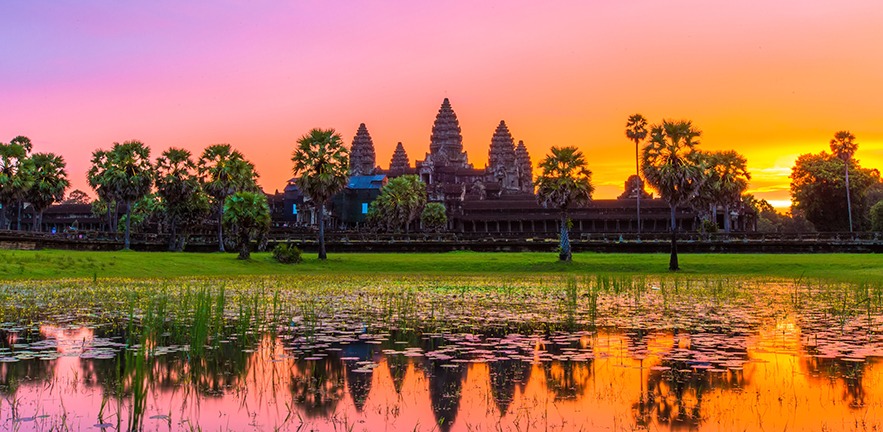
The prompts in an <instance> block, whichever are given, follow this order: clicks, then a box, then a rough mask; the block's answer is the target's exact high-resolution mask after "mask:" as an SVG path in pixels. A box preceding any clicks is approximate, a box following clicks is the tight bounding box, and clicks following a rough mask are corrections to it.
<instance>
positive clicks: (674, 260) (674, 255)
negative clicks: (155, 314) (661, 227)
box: [668, 204, 680, 271]
mask: <svg viewBox="0 0 883 432" xmlns="http://www.w3.org/2000/svg"><path fill="white" fill-rule="evenodd" d="M669 205H670V206H671V257H670V258H669V260H668V269H669V270H670V271H677V270H680V267H678V225H677V220H676V219H675V205H674V204H669Z"/></svg>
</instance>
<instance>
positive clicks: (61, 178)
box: [25, 153, 70, 231]
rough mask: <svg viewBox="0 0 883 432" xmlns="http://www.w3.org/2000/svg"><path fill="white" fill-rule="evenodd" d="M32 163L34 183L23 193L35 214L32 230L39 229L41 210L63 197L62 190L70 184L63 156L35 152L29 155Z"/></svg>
mask: <svg viewBox="0 0 883 432" xmlns="http://www.w3.org/2000/svg"><path fill="white" fill-rule="evenodd" d="M31 160H32V161H33V163H34V184H33V185H32V186H31V188H30V190H29V191H28V192H27V194H25V199H26V200H27V201H28V202H29V203H31V205H32V206H33V207H34V212H35V213H36V215H37V218H36V220H35V221H34V226H33V229H34V231H40V226H41V225H42V223H43V211H44V210H46V208H48V207H49V206H50V205H52V203H54V202H56V201H61V200H62V199H63V198H64V191H65V190H66V189H67V187H68V186H70V181H68V179H67V171H66V170H65V163H64V158H62V157H61V156H57V155H55V154H52V153H36V154H34V155H33V156H31Z"/></svg>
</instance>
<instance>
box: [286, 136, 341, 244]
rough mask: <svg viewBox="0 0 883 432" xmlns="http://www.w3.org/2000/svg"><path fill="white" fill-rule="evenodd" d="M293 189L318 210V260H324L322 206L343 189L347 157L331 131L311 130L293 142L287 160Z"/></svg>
mask: <svg viewBox="0 0 883 432" xmlns="http://www.w3.org/2000/svg"><path fill="white" fill-rule="evenodd" d="M291 161H292V162H294V169H293V172H294V175H295V177H297V180H296V183H297V187H298V188H299V189H300V190H301V192H303V194H304V195H306V196H308V197H309V198H310V199H311V200H312V201H313V202H314V203H316V206H317V207H318V209H319V259H325V203H327V202H328V200H329V199H331V197H333V196H334V195H335V194H337V193H338V192H340V191H342V190H343V188H344V187H346V182H347V181H348V179H349V157H348V153H347V150H346V147H344V145H343V138H341V136H340V134H339V133H337V132H335V131H334V129H312V130H310V131H309V132H307V134H306V135H304V136H302V137H300V139H298V140H297V148H295V150H294V154H293V155H292V157H291Z"/></svg>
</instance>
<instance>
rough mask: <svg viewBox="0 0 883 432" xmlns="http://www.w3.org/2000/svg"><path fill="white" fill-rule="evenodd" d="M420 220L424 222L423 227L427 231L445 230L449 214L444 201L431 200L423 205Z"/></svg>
mask: <svg viewBox="0 0 883 432" xmlns="http://www.w3.org/2000/svg"><path fill="white" fill-rule="evenodd" d="M420 221H421V222H422V223H423V229H425V230H426V231H434V232H439V231H444V229H445V227H447V226H448V215H447V214H446V212H445V205H444V204H442V203H437V202H431V203H429V204H426V206H425V207H423V213H422V214H421V215H420Z"/></svg>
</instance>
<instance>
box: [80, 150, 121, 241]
mask: <svg viewBox="0 0 883 432" xmlns="http://www.w3.org/2000/svg"><path fill="white" fill-rule="evenodd" d="M91 163H92V165H91V166H90V167H89V171H87V172H86V180H87V181H88V183H89V186H90V187H91V188H92V189H93V190H94V191H95V193H96V194H97V195H98V200H96V201H95V202H93V203H92V211H93V212H96V211H97V210H98V209H99V208H100V209H102V210H103V211H104V213H105V216H106V217H107V230H108V231H110V232H116V225H117V222H118V221H119V217H118V213H117V211H118V206H117V203H116V201H115V200H114V197H113V191H112V190H111V188H110V182H109V179H108V172H109V169H110V152H109V151H107V150H101V149H98V150H95V151H94V152H92V161H91ZM97 214H98V213H96V215H97Z"/></svg>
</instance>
